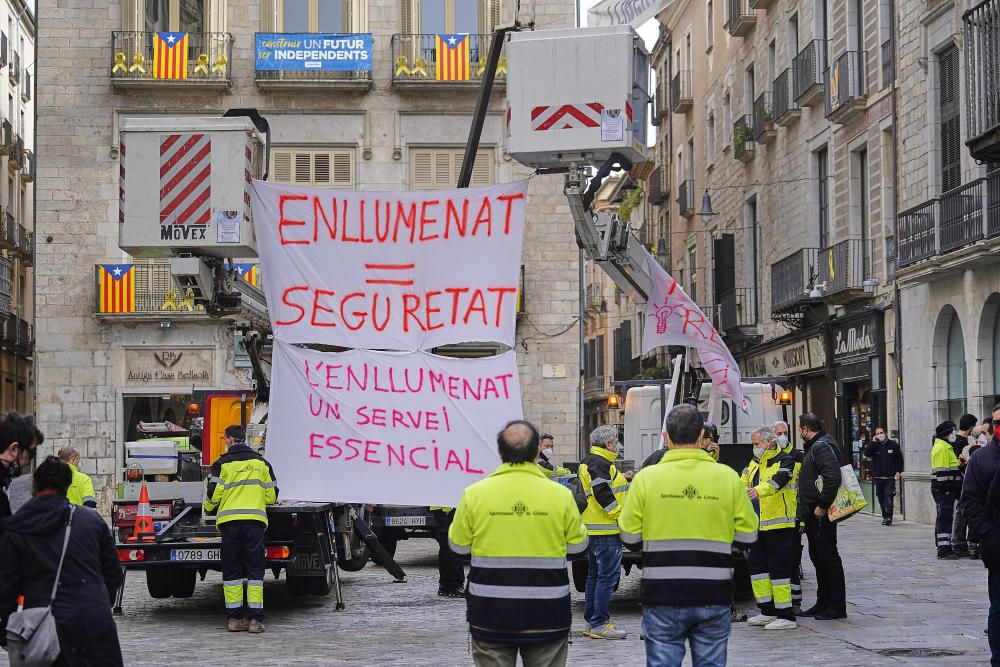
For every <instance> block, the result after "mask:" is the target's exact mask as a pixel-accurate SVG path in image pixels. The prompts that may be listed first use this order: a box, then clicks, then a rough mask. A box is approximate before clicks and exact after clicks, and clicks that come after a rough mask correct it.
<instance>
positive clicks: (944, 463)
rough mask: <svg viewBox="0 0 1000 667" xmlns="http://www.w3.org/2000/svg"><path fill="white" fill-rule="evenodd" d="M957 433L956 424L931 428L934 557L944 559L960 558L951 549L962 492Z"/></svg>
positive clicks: (945, 424) (948, 422)
mask: <svg viewBox="0 0 1000 667" xmlns="http://www.w3.org/2000/svg"><path fill="white" fill-rule="evenodd" d="M957 441H958V434H957V432H956V429H955V422H953V421H950V420H949V421H944V422H941V423H940V424H938V426H937V428H935V429H934V442H933V444H932V445H931V496H933V498H934V503H935V504H936V505H937V518H936V519H935V521H934V545H935V546H936V547H937V557H938V558H940V559H943V560H955V559H957V558H960V556H959V555H958V554H956V553H955V552H954V551H953V550H952V548H951V534H952V528H953V524H954V521H953V519H954V514H955V502H956V501H957V500H958V497H959V494H960V493H961V491H962V477H961V474H960V473H959V471H958V457H957V456H956V455H955V442H957Z"/></svg>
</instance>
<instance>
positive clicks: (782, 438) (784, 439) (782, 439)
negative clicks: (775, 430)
mask: <svg viewBox="0 0 1000 667" xmlns="http://www.w3.org/2000/svg"><path fill="white" fill-rule="evenodd" d="M774 441H775V442H777V443H778V447H782V448H784V446H785V445H787V444H788V436H787V435H784V434H782V435H778V436H775V438H774Z"/></svg>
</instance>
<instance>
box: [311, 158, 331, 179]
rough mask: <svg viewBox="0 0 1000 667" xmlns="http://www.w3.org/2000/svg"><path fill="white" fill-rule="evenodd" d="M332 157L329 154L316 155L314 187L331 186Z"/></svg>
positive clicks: (314, 161) (313, 177) (313, 174)
mask: <svg viewBox="0 0 1000 667" xmlns="http://www.w3.org/2000/svg"><path fill="white" fill-rule="evenodd" d="M330 157H331V156H330V154H329V153H315V154H314V155H313V173H312V183H313V185H330V184H331V182H332V181H331V176H332V173H331V171H330Z"/></svg>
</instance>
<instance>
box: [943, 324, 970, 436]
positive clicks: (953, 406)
mask: <svg viewBox="0 0 1000 667" xmlns="http://www.w3.org/2000/svg"><path fill="white" fill-rule="evenodd" d="M947 360H948V376H947V380H948V414H949V417H950V418H951V419H953V420H954V419H958V416H959V415H961V414H964V413H965V411H966V400H965V399H966V389H965V386H966V372H965V371H966V369H965V338H964V337H963V336H962V324H961V322H959V320H958V316H957V315H956V316H954V317H952V318H951V324H949V325H948V347H947Z"/></svg>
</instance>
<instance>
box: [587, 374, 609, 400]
mask: <svg viewBox="0 0 1000 667" xmlns="http://www.w3.org/2000/svg"><path fill="white" fill-rule="evenodd" d="M610 393H611V384H610V383H609V382H608V376H607V375H595V376H594V377H589V378H584V379H583V397H584V398H585V399H602V398H607V396H608V395H609V394H610Z"/></svg>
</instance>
